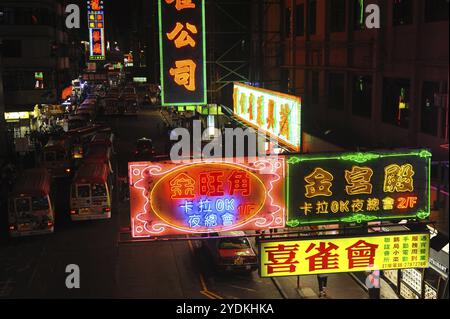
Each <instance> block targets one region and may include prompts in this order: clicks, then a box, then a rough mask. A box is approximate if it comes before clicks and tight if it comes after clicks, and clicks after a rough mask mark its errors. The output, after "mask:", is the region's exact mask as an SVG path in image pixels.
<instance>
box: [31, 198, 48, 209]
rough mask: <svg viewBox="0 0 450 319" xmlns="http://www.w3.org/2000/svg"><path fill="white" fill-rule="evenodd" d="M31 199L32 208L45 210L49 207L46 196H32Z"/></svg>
mask: <svg viewBox="0 0 450 319" xmlns="http://www.w3.org/2000/svg"><path fill="white" fill-rule="evenodd" d="M31 201H32V204H31V205H32V207H33V210H47V209H48V208H49V205H48V199H47V197H33V198H32V199H31Z"/></svg>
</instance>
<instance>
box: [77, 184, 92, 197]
mask: <svg viewBox="0 0 450 319" xmlns="http://www.w3.org/2000/svg"><path fill="white" fill-rule="evenodd" d="M90 193H91V187H90V186H89V185H79V186H78V187H77V194H78V197H79V198H86V197H90V196H91V194H90Z"/></svg>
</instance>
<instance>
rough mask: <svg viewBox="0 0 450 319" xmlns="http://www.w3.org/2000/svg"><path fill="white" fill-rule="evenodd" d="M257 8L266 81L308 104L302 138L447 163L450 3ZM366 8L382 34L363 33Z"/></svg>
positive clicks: (288, 2) (354, 0)
mask: <svg viewBox="0 0 450 319" xmlns="http://www.w3.org/2000/svg"><path fill="white" fill-rule="evenodd" d="M261 3H262V8H261V9H260V11H261V12H262V13H261V14H260V15H259V21H260V22H259V24H260V25H262V27H261V28H260V29H261V30H260V31H262V32H261V33H262V34H263V35H264V37H265V38H264V41H263V42H262V45H261V47H258V48H257V51H256V52H260V54H261V55H262V57H261V58H260V60H261V61H262V63H261V66H262V70H263V72H262V73H263V74H262V75H261V78H260V81H261V82H262V83H264V86H265V87H266V88H272V89H277V90H282V91H287V92H291V93H294V94H295V95H298V96H301V97H302V105H303V112H304V113H303V114H304V118H303V127H304V128H305V129H306V130H309V131H311V132H315V131H318V132H336V134H339V136H340V140H341V141H342V140H346V141H347V142H346V144H348V146H349V147H370V148H385V147H418V146H420V147H428V148H430V149H432V151H433V154H434V155H435V158H437V159H443V160H445V159H446V160H447V161H448V149H444V148H443V147H441V146H442V145H444V144H448V94H447V93H448V76H449V72H448V58H449V54H448V53H449V52H448V36H449V35H448V31H449V29H448V27H449V25H448V1H446V0H433V1H426V0H401V1H397V0H378V1H377V0H372V1H365V0H280V1H262V2H261ZM370 4H376V5H377V6H378V7H379V8H380V15H379V16H380V28H371V29H369V28H368V27H367V25H366V19H367V18H368V16H370V12H369V13H366V10H369V9H370V8H369V9H368V6H369V5H370ZM369 18H370V17H369Z"/></svg>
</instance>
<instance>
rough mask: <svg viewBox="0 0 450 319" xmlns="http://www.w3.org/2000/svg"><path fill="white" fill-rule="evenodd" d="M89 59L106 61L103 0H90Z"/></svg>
mask: <svg viewBox="0 0 450 319" xmlns="http://www.w3.org/2000/svg"><path fill="white" fill-rule="evenodd" d="M87 4H88V28H89V59H90V60H105V56H106V53H105V13H104V7H103V0H88V2H87Z"/></svg>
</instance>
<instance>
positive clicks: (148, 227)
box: [129, 158, 285, 237]
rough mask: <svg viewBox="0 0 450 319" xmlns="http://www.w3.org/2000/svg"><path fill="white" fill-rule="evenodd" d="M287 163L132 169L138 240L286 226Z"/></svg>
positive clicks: (228, 162) (132, 166)
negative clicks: (285, 183) (285, 182)
mask: <svg viewBox="0 0 450 319" xmlns="http://www.w3.org/2000/svg"><path fill="white" fill-rule="evenodd" d="M284 172H285V163H284V160H283V159H277V158H273V159H272V158H266V159H264V160H255V161H253V162H248V163H246V164H240V163H239V164H238V163H234V162H233V160H222V161H220V160H219V161H211V162H192V163H188V164H174V163H172V162H170V163H150V162H145V163H130V164H129V178H130V205H131V224H132V234H133V237H150V236H163V235H173V234H195V233H198V234H200V233H211V232H222V231H231V230H258V229H267V228H281V227H284V226H285V208H284V204H283V202H284Z"/></svg>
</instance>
